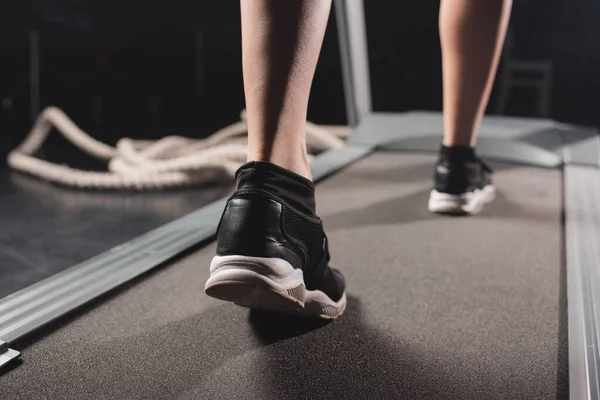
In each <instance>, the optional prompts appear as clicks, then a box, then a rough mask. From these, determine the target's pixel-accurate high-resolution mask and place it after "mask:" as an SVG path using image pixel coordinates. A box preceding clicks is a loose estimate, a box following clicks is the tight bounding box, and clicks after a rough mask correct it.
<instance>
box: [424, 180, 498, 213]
mask: <svg viewBox="0 0 600 400" xmlns="http://www.w3.org/2000/svg"><path fill="white" fill-rule="evenodd" d="M495 198H496V188H495V187H494V185H487V186H485V187H484V188H483V189H477V190H475V191H474V192H468V193H463V194H460V195H455V194H448V193H440V192H438V191H437V190H432V191H431V194H430V196H429V203H428V208H429V211H431V212H433V213H442V214H470V215H473V214H477V213H479V212H480V211H481V210H482V209H483V206H484V205H486V204H489V203H491V202H492V201H494V199H495Z"/></svg>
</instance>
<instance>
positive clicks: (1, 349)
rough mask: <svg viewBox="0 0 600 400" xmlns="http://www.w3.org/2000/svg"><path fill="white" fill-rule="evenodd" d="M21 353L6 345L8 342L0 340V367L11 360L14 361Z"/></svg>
mask: <svg viewBox="0 0 600 400" xmlns="http://www.w3.org/2000/svg"><path fill="white" fill-rule="evenodd" d="M20 355H21V353H19V352H18V351H16V350H13V349H11V348H9V347H8V343H6V342H4V341H2V340H0V368H4V367H5V366H6V365H8V364H10V362H11V361H16V360H17V359H18V358H19V356H20Z"/></svg>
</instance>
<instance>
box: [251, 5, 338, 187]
mask: <svg viewBox="0 0 600 400" xmlns="http://www.w3.org/2000/svg"><path fill="white" fill-rule="evenodd" d="M240 4H241V12H242V54H243V69H244V89H245V94H246V108H247V110H248V143H249V145H248V161H268V162H271V163H273V164H277V165H279V166H280V167H283V168H286V169H289V170H291V171H293V172H295V173H297V174H299V175H302V176H304V177H307V178H309V179H310V169H309V167H308V161H307V155H306V138H305V124H306V113H307V108H308V97H309V93H310V87H311V84H312V80H313V76H314V72H315V68H316V65H317V60H318V58H319V53H320V51H321V45H322V41H323V36H324V34H325V28H326V26H327V20H328V18H329V11H330V9H331V0H285V1H282V0H241V1H240Z"/></svg>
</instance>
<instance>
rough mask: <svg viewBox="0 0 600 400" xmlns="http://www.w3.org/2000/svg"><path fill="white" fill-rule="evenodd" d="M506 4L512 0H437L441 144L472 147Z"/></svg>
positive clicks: (492, 74)
mask: <svg viewBox="0 0 600 400" xmlns="http://www.w3.org/2000/svg"><path fill="white" fill-rule="evenodd" d="M511 7H512V0H485V1H481V0H442V3H441V8H440V21H439V23H440V38H441V43H442V61H443V68H442V70H443V77H444V141H443V144H444V145H445V146H448V147H450V146H460V147H469V146H471V147H475V142H476V139H477V131H478V129H479V125H480V123H481V119H482V118H483V114H484V112H485V109H486V107H487V104H488V100H489V97H490V92H491V90H492V86H493V83H494V78H495V75H496V70H497V67H498V61H499V60H500V55H501V52H502V46H503V43H504V38H505V36H506V29H507V27H508V21H509V18H510V11H511Z"/></svg>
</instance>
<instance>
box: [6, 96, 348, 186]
mask: <svg viewBox="0 0 600 400" xmlns="http://www.w3.org/2000/svg"><path fill="white" fill-rule="evenodd" d="M52 128H56V130H57V131H58V132H60V133H61V134H62V135H63V136H64V137H65V138H66V139H67V140H68V141H69V142H71V143H72V144H73V145H75V146H76V147H78V148H79V149H80V150H82V151H84V152H86V153H87V154H89V155H90V156H93V157H95V158H97V159H100V160H104V161H107V162H108V172H94V171H84V170H80V169H75V168H71V167H69V166H66V165H57V164H54V163H51V162H48V161H45V160H42V159H40V158H38V157H36V156H35V153H36V152H37V151H38V150H39V149H40V147H41V146H42V145H43V143H44V142H45V141H46V139H47V137H48V134H49V133H50V131H51V130H52ZM246 134H247V127H246V121H245V112H242V115H241V121H240V122H237V123H234V124H232V125H230V126H227V127H225V128H223V129H221V130H219V131H218V132H216V133H214V134H213V135H211V136H209V137H207V138H206V139H190V138H185V137H181V136H167V137H165V138H163V139H160V140H157V141H146V140H133V139H129V138H123V139H121V140H119V142H118V143H117V145H116V147H112V146H109V145H107V144H105V143H102V142H100V141H98V140H96V139H94V138H93V137H91V136H90V135H88V134H87V133H86V132H84V131H83V130H81V129H80V128H79V127H78V126H77V125H76V124H75V123H74V122H73V121H71V119H69V117H67V115H66V114H65V113H64V112H62V111H61V110H60V109H58V108H56V107H48V108H46V109H44V111H43V112H42V113H41V114H40V115H39V117H38V119H37V121H36V122H35V124H34V126H33V128H32V129H31V132H30V133H29V135H27V137H26V138H25V140H24V141H23V143H22V144H21V145H20V146H19V147H18V148H16V149H15V150H13V151H12V152H11V153H10V154H9V155H8V164H9V166H10V167H11V168H13V169H15V170H17V171H21V172H24V173H27V174H30V175H33V176H36V177H38V178H41V179H44V180H47V181H50V182H53V183H57V184H61V185H65V186H71V187H77V188H89V189H91V188H94V189H128V190H147V189H162V188H173V187H183V186H191V185H196V184H200V183H206V182H210V181H215V180H223V179H231V178H232V177H233V176H234V174H235V171H236V170H237V168H238V167H239V166H240V165H242V164H243V163H244V162H246V151H247V145H246V144H244V143H241V142H240V139H243V138H244V136H245V135H246ZM347 135H348V130H347V129H344V128H339V127H338V128H337V129H336V128H335V127H332V129H326V128H324V127H322V126H318V125H315V124H312V123H310V122H309V123H307V124H306V141H307V147H308V151H309V153H312V154H314V153H319V152H321V151H325V150H332V149H338V148H341V147H343V146H344V139H345V138H346V137H347Z"/></svg>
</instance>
